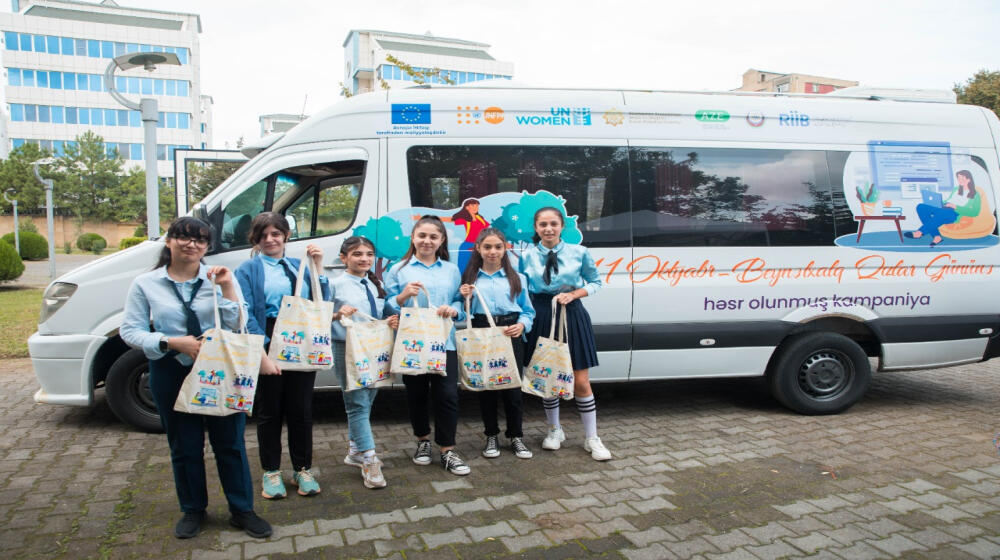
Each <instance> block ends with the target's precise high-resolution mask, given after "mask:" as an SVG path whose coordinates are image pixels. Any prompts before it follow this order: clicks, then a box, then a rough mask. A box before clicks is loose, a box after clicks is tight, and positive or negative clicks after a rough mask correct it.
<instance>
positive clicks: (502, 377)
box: [487, 373, 514, 387]
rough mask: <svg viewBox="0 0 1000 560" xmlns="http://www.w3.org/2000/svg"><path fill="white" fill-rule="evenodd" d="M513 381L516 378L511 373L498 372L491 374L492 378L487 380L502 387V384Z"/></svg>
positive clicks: (495, 385)
mask: <svg viewBox="0 0 1000 560" xmlns="http://www.w3.org/2000/svg"><path fill="white" fill-rule="evenodd" d="M513 382H514V379H513V378H511V376H510V374H509V373H498V374H496V375H491V376H490V378H489V379H488V380H487V383H489V384H490V385H491V386H493V387H500V386H502V385H511V384H512V383H513Z"/></svg>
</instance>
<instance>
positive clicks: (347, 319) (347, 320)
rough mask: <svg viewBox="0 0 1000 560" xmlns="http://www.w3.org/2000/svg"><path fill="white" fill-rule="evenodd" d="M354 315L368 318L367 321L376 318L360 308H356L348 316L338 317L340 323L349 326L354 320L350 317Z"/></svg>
mask: <svg viewBox="0 0 1000 560" xmlns="http://www.w3.org/2000/svg"><path fill="white" fill-rule="evenodd" d="M356 315H357V316H360V317H361V318H362V319H368V320H369V321H377V320H378V319H376V318H375V317H372V316H371V315H369V314H367V313H365V312H364V311H361V310H360V309H356V310H355V311H354V313H352V314H351V316H350V317H341V318H340V324H341V325H344V326H345V327H349V326H350V325H351V324H352V323H355V322H356V321H354V320H352V317H354V316H356Z"/></svg>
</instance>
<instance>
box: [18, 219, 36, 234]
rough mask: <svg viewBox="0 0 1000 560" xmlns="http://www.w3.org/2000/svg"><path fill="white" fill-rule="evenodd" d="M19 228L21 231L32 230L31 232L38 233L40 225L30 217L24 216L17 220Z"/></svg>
mask: <svg viewBox="0 0 1000 560" xmlns="http://www.w3.org/2000/svg"><path fill="white" fill-rule="evenodd" d="M17 229H18V230H20V231H30V232H31V233H38V226H36V225H35V222H32V221H31V220H30V219H27V220H26V219H24V218H21V219H19V220H17Z"/></svg>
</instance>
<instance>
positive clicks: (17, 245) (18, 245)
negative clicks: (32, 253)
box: [3, 189, 21, 254]
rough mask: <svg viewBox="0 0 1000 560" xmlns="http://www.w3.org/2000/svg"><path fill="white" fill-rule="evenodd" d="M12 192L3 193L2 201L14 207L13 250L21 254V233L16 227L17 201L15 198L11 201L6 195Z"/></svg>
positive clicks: (8, 190)
mask: <svg viewBox="0 0 1000 560" xmlns="http://www.w3.org/2000/svg"><path fill="white" fill-rule="evenodd" d="M12 190H14V189H7V190H6V191H4V193H3V199H4V200H6V201H7V202H9V203H11V204H13V205H14V250H16V251H17V253H18V254H21V232H20V231H18V227H17V225H18V224H17V199H16V198H15V199H14V200H11V199H9V198H7V193H8V192H10V191H12Z"/></svg>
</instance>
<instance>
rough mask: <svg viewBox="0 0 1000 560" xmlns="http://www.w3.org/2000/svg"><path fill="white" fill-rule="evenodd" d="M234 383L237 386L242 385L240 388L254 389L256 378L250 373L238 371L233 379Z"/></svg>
mask: <svg viewBox="0 0 1000 560" xmlns="http://www.w3.org/2000/svg"><path fill="white" fill-rule="evenodd" d="M233 384H234V385H236V386H237V387H240V388H243V389H253V388H254V379H253V377H252V376H250V375H244V374H242V373H237V374H236V377H235V378H234V379H233Z"/></svg>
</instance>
